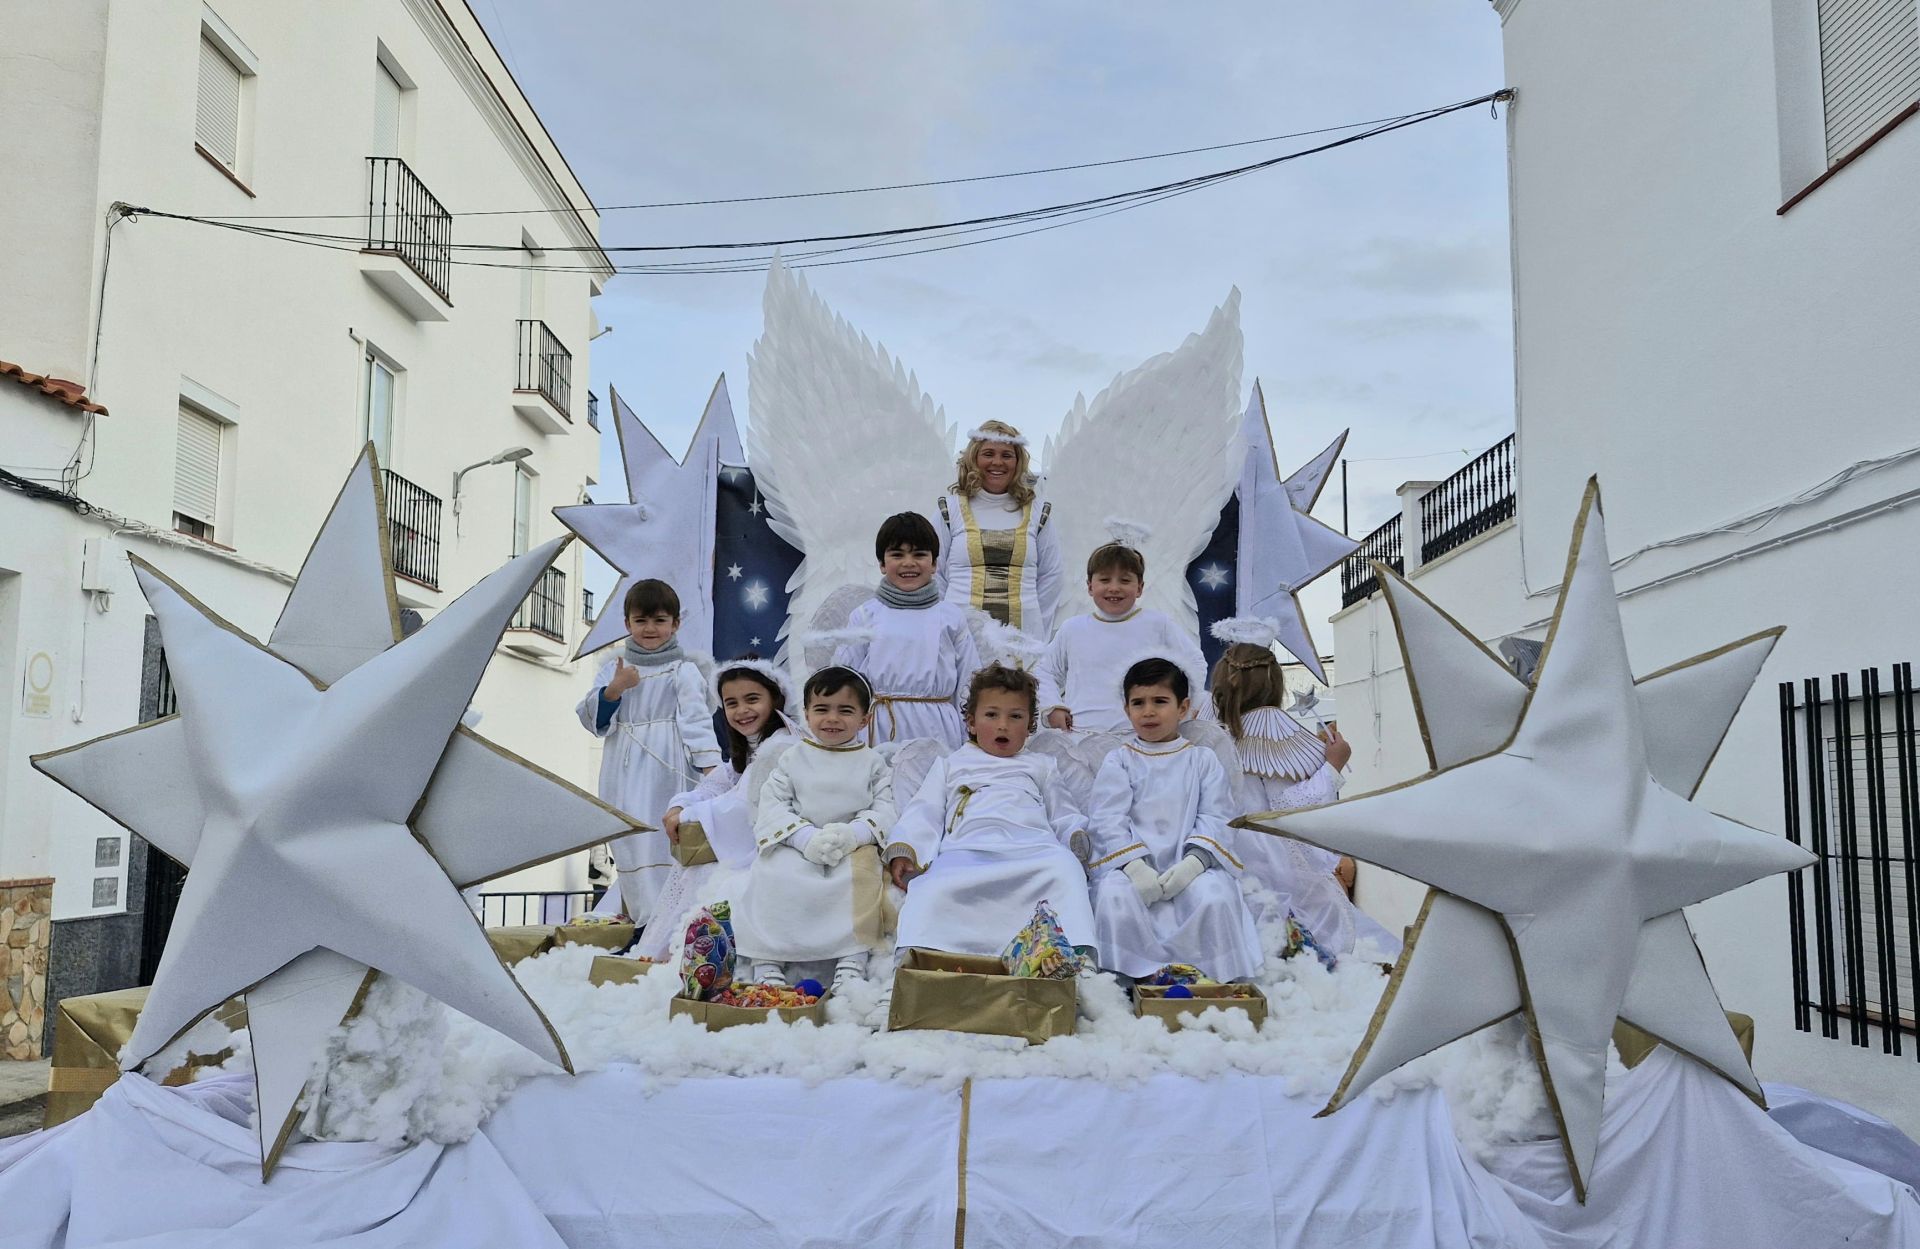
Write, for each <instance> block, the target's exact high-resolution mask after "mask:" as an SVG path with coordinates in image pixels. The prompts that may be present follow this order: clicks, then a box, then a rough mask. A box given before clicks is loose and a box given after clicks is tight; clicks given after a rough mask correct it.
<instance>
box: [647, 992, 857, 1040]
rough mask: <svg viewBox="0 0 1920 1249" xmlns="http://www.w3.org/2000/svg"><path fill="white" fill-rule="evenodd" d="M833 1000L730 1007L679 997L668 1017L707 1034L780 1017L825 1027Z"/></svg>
mask: <svg viewBox="0 0 1920 1249" xmlns="http://www.w3.org/2000/svg"><path fill="white" fill-rule="evenodd" d="M831 996H832V995H831V994H826V993H823V994H821V995H820V998H819V1000H817V1001H815V1002H811V1003H809V1004H808V1005H805V1006H729V1005H728V1004H726V1003H725V1002H703V1001H700V1000H698V999H695V998H690V997H688V996H686V995H685V994H679V995H676V996H675V997H674V999H673V1002H672V1004H671V1005H670V1006H669V1007H668V1008H667V1010H668V1014H669V1016H672V1015H685V1016H686V1017H687V1018H689V1019H691V1020H693V1022H695V1023H697V1024H699V1025H700V1026H701V1027H702V1028H705V1029H706V1030H707V1031H708V1032H718V1031H720V1030H721V1029H722V1028H738V1027H742V1026H744V1025H747V1024H756V1023H765V1022H767V1017H768V1016H769V1015H778V1016H780V1018H782V1019H784V1020H786V1021H787V1022H788V1023H799V1022H800V1021H801V1020H802V1019H811V1020H813V1022H814V1023H816V1024H822V1025H824V1024H825V1023H826V1022H827V998H829V997H831Z"/></svg>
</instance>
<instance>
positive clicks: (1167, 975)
mask: <svg viewBox="0 0 1920 1249" xmlns="http://www.w3.org/2000/svg"><path fill="white" fill-rule="evenodd" d="M1140 983H1141V984H1156V985H1174V984H1182V985H1195V984H1212V983H1213V981H1212V980H1209V979H1208V978H1207V975H1206V973H1205V972H1203V971H1201V970H1200V969H1199V968H1198V967H1195V966H1194V965H1193V964H1191V963H1168V964H1167V965H1166V966H1165V967H1162V968H1161V969H1160V970H1159V971H1157V972H1154V973H1153V974H1152V975H1151V976H1148V977H1146V978H1145V979H1143V980H1141V981H1140Z"/></svg>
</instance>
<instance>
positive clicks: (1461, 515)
mask: <svg viewBox="0 0 1920 1249" xmlns="http://www.w3.org/2000/svg"><path fill="white" fill-rule="evenodd" d="M1512 519H1513V435H1512V434H1508V435H1507V436H1506V437H1505V438H1503V439H1501V440H1500V441H1499V442H1496V443H1494V444H1493V446H1491V447H1490V448H1488V449H1487V450H1486V451H1485V452H1483V453H1482V454H1481V455H1480V456H1479V457H1477V458H1476V459H1474V460H1473V461H1472V462H1471V463H1469V464H1468V465H1467V466H1466V467H1465V468H1463V469H1461V470H1460V471H1459V472H1457V473H1455V474H1454V475H1453V476H1451V477H1449V478H1447V479H1446V480H1445V481H1443V482H1441V483H1440V484H1439V485H1437V486H1435V487H1434V488H1433V489H1431V490H1429V491H1427V493H1426V494H1424V495H1422V496H1421V498H1420V562H1421V563H1423V564H1429V563H1432V562H1433V561H1434V560H1436V559H1438V558H1440V557H1441V556H1442V555H1445V554H1446V553H1447V552H1448V551H1451V550H1453V549H1454V548H1455V547H1459V546H1464V545H1466V544H1467V543H1469V542H1471V541H1473V540H1474V539H1475V538H1477V537H1479V536H1480V535H1481V534H1483V533H1485V532H1487V531H1488V530H1489V529H1492V528H1493V527H1494V526H1495V525H1499V524H1502V523H1504V522H1506V521H1509V520H1512Z"/></svg>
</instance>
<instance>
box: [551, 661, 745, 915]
mask: <svg viewBox="0 0 1920 1249" xmlns="http://www.w3.org/2000/svg"><path fill="white" fill-rule="evenodd" d="M623 660H624V661H625V662H626V664H627V665H628V666H629V667H632V668H635V669H637V670H638V672H639V675H640V684H638V685H636V686H634V687H633V688H632V689H630V690H628V691H627V692H626V693H625V694H623V695H622V696H621V697H620V698H618V699H617V700H615V701H613V702H608V701H607V700H606V699H605V698H604V697H602V696H601V695H602V691H603V690H605V689H606V688H607V682H608V681H610V680H612V679H613V672H614V665H615V664H616V663H619V662H621V661H623ZM575 711H576V712H577V713H578V715H579V717H580V723H581V724H583V725H585V726H586V729H587V731H588V732H589V733H592V734H593V735H594V736H595V737H604V738H606V739H607V744H606V749H605V751H603V752H602V754H601V756H600V798H601V801H603V802H606V803H609V804H611V805H613V806H616V807H619V808H620V809H621V810H622V811H625V812H626V813H627V814H628V815H631V816H633V817H634V818H635V819H639V820H644V821H646V822H647V823H649V824H658V823H659V822H660V816H661V814H662V813H663V812H664V811H666V809H667V805H668V800H669V799H670V798H672V797H673V795H674V794H676V793H678V792H680V791H681V790H684V789H686V788H687V787H688V786H689V785H691V784H693V783H694V782H695V781H697V780H699V776H698V775H697V773H696V771H695V769H704V768H712V767H717V766H718V765H719V763H720V743H719V741H718V740H717V739H715V737H714V735H713V719H712V716H713V709H712V708H711V707H709V706H708V705H707V679H706V677H704V676H702V675H701V673H700V669H699V667H698V666H696V665H695V664H694V663H693V661H692V660H690V659H687V658H686V657H685V652H683V651H682V650H681V649H680V647H679V644H678V643H675V642H669V643H668V644H667V645H666V646H663V647H661V648H660V649H659V650H657V651H643V650H641V649H640V648H639V647H637V646H635V645H633V644H632V643H631V642H628V643H626V644H625V645H624V646H623V647H622V648H621V651H620V653H619V655H618V656H617V658H615V659H609V660H608V661H607V662H606V663H604V664H602V665H601V666H600V671H599V672H598V673H597V674H596V675H595V676H594V678H593V688H592V689H590V690H588V691H587V696H586V697H585V698H583V699H581V700H580V705H579V707H577V708H575ZM613 861H614V865H615V868H616V869H617V873H618V883H619V886H620V898H619V902H620V906H621V909H622V910H624V911H625V912H626V915H627V917H628V918H629V919H631V920H633V922H634V923H635V924H645V923H646V922H647V921H648V920H649V919H651V918H652V916H653V901H654V899H655V898H657V897H658V896H659V895H660V889H661V887H662V886H663V885H665V884H666V880H667V873H668V872H669V871H670V870H672V868H673V854H672V852H671V850H670V849H669V848H668V845H667V835H666V834H665V833H663V832H660V831H658V830H657V829H656V830H654V831H652V832H645V833H629V834H628V835H627V836H625V837H616V838H615V839H614V841H613ZM607 893H608V894H609V895H612V893H613V890H611V889H609V890H608V891H607Z"/></svg>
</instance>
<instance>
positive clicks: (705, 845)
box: [673, 820, 720, 867]
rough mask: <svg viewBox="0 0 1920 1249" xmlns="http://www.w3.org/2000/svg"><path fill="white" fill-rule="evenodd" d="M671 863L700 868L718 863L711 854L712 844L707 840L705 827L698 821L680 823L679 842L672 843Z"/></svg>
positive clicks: (715, 857)
mask: <svg viewBox="0 0 1920 1249" xmlns="http://www.w3.org/2000/svg"><path fill="white" fill-rule="evenodd" d="M673 861H674V862H675V863H678V864H679V865H680V866H681V867H701V866H703V865H705V864H708V863H718V862H719V861H720V858H719V856H718V855H716V854H714V852H713V843H712V842H710V841H708V840H707V829H706V825H704V824H702V823H700V821H698V820H685V821H682V822H681V825H680V837H679V840H677V841H675V842H674V843H673Z"/></svg>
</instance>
